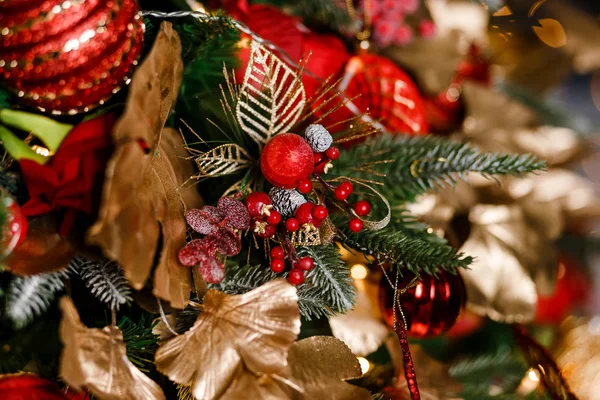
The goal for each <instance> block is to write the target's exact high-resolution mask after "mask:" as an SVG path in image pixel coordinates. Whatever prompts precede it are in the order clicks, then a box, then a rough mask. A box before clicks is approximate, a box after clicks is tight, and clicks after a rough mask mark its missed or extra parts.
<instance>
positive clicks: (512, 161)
mask: <svg viewBox="0 0 600 400" xmlns="http://www.w3.org/2000/svg"><path fill="white" fill-rule="evenodd" d="M545 167H546V164H545V162H543V161H540V160H538V159H536V158H535V157H534V156H532V155H529V154H525V155H515V154H499V153H484V152H480V151H479V150H477V149H474V148H472V147H470V146H469V145H467V144H465V143H457V142H453V141H449V140H446V139H443V138H438V137H434V136H426V137H406V136H392V135H389V134H381V135H378V136H377V137H374V138H372V139H370V140H367V141H366V142H365V143H363V144H361V145H359V146H356V147H354V148H352V149H351V150H349V151H344V152H342V154H341V156H340V158H339V159H338V160H337V161H336V163H335V167H334V169H333V170H332V175H338V176H352V177H353V178H355V179H356V178H362V179H367V180H373V179H375V180H379V181H381V182H382V183H383V184H384V186H383V188H381V192H382V193H383V194H384V195H385V196H386V198H387V197H393V198H396V199H398V200H400V199H403V200H405V201H414V200H415V198H416V197H417V196H418V195H420V194H423V193H426V192H429V191H432V190H436V189H440V188H443V187H446V186H453V185H455V184H456V182H457V181H458V180H459V179H462V180H466V175H467V173H469V172H478V173H480V174H482V175H483V176H485V177H487V178H491V176H492V175H506V174H510V175H523V174H526V173H530V172H534V171H539V170H543V169H544V168H545Z"/></svg>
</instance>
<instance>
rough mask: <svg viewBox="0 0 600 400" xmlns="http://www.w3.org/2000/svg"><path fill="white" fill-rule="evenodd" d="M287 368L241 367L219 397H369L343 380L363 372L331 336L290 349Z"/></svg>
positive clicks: (333, 399) (307, 399) (228, 399)
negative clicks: (259, 371)
mask: <svg viewBox="0 0 600 400" xmlns="http://www.w3.org/2000/svg"><path fill="white" fill-rule="evenodd" d="M287 364H288V366H287V368H285V370H281V371H277V373H276V374H271V375H255V374H252V373H251V372H250V371H248V370H244V371H243V372H242V373H241V374H240V376H239V377H238V378H237V379H236V380H235V382H234V383H233V384H232V385H231V387H230V388H229V390H228V391H227V392H226V393H225V395H224V396H223V397H221V400H236V399H263V400H265V399H268V400H282V399H290V400H291V399H294V400H313V399H319V398H322V399H328V400H368V399H371V395H370V393H369V391H368V390H366V389H363V388H360V387H358V386H354V385H351V384H349V383H347V382H345V381H346V380H348V379H356V378H359V377H360V376H361V375H362V373H361V369H360V365H359V363H358V360H357V359H356V356H355V355H354V354H352V352H351V351H350V349H349V348H348V346H346V345H345V344H344V343H343V342H341V341H340V340H338V339H336V338H333V337H330V336H313V337H310V338H307V339H303V340H300V341H298V342H296V343H294V344H293V345H292V346H291V347H290V349H289V355H288V359H287Z"/></svg>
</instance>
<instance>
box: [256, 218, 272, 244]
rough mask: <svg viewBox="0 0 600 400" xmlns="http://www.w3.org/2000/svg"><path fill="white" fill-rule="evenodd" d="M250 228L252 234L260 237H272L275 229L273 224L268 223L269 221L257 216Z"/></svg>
mask: <svg viewBox="0 0 600 400" xmlns="http://www.w3.org/2000/svg"><path fill="white" fill-rule="evenodd" d="M252 229H253V232H254V234H255V235H256V236H258V237H259V238H262V239H268V238H272V237H273V236H275V232H276V231H277V228H276V227H275V225H269V223H268V222H267V221H265V220H264V219H262V218H257V219H255V220H254V223H253V224H252Z"/></svg>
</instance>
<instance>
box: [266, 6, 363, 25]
mask: <svg viewBox="0 0 600 400" xmlns="http://www.w3.org/2000/svg"><path fill="white" fill-rule="evenodd" d="M264 2H265V3H269V4H273V5H275V6H277V7H279V8H282V7H285V9H286V10H288V11H289V12H290V13H291V14H293V15H297V16H299V17H300V18H301V19H302V21H303V22H304V23H305V24H307V25H309V26H311V27H328V28H330V29H332V30H334V31H338V32H339V31H347V30H348V29H349V28H351V25H352V23H353V20H352V18H350V14H348V9H347V8H346V4H345V3H344V1H339V0H299V1H286V0H266V1H264Z"/></svg>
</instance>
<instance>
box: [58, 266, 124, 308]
mask: <svg viewBox="0 0 600 400" xmlns="http://www.w3.org/2000/svg"><path fill="white" fill-rule="evenodd" d="M70 266H71V269H72V270H74V271H76V272H77V273H78V274H79V276H80V277H81V280H82V281H83V282H84V283H85V286H86V287H87V288H88V289H90V292H91V293H92V295H94V297H96V298H97V299H98V300H100V301H101V302H103V303H106V304H107V305H108V306H109V307H110V308H111V309H114V310H118V309H119V308H120V306H122V305H124V304H128V303H130V302H131V301H132V297H131V287H130V286H129V283H128V282H127V278H125V275H124V274H123V270H122V269H121V267H120V266H119V264H117V263H116V262H114V261H112V260H108V259H105V260H99V261H96V260H86V259H84V258H82V257H80V256H76V257H75V258H74V259H73V261H71V265H70Z"/></svg>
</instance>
